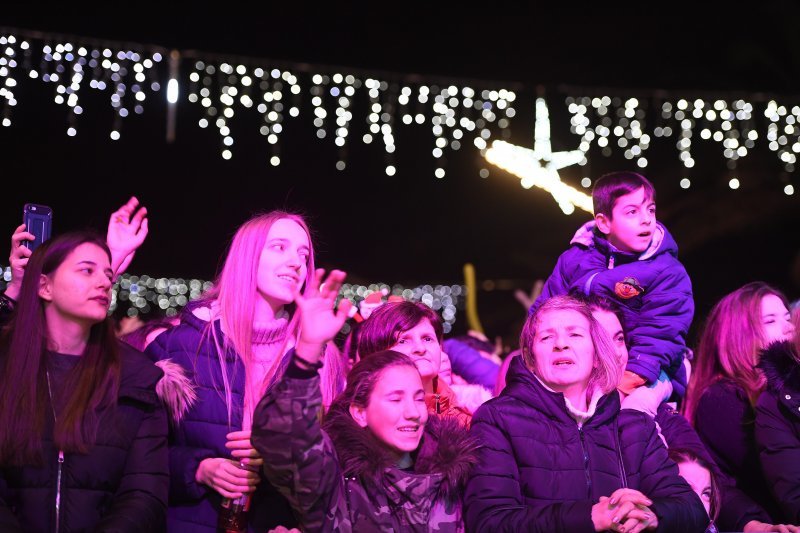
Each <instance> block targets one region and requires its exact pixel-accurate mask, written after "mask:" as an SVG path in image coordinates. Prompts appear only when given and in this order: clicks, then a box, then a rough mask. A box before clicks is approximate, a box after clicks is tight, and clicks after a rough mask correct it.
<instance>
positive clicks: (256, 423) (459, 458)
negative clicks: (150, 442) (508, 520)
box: [253, 367, 477, 533]
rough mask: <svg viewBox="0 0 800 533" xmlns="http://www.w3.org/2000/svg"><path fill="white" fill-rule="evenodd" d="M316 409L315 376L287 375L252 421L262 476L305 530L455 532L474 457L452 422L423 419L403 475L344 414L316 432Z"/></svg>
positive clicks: (318, 399) (459, 526)
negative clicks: (277, 489)
mask: <svg viewBox="0 0 800 533" xmlns="http://www.w3.org/2000/svg"><path fill="white" fill-rule="evenodd" d="M292 370H293V369H292V368H291V367H290V371H289V372H290V373H291V372H292ZM300 372H301V374H300V375H302V372H303V371H300ZM321 407H322V396H321V394H320V389H319V377H317V376H314V377H305V378H302V379H301V378H294V379H293V378H291V377H288V376H286V377H284V378H283V379H282V380H281V381H279V382H278V383H277V384H276V386H275V387H273V388H272V389H271V390H270V391H268V392H267V394H266V395H265V396H264V398H263V399H262V400H261V403H259V405H258V408H257V409H256V413H255V416H254V419H253V445H254V446H255V448H256V449H257V450H258V451H259V453H261V455H262V456H263V457H264V469H265V471H266V473H267V477H268V478H269V479H270V480H271V481H272V482H273V483H274V484H275V485H276V486H278V487H280V490H281V492H282V493H283V494H284V495H285V496H286V497H287V498H288V499H289V501H290V502H292V506H293V507H294V509H295V512H296V513H297V515H298V518H299V519H300V522H301V525H302V528H303V530H304V531H314V532H333V531H335V532H337V533H339V532H342V533H348V532H362V531H402V532H437V533H445V532H453V533H455V532H457V531H461V530H462V519H461V496H462V494H463V488H464V483H465V482H466V478H467V475H468V473H469V471H470V469H471V468H472V467H473V465H474V464H475V461H476V459H477V454H476V442H475V439H474V438H471V437H470V436H469V434H468V433H467V431H466V430H465V429H464V428H463V427H462V426H461V424H459V422H458V420H457V419H455V418H452V417H437V416H435V415H431V416H430V418H429V419H428V424H427V425H426V428H425V434H424V436H423V438H422V443H421V444H420V447H419V448H418V453H417V455H416V457H415V463H414V467H413V471H407V470H401V469H399V468H397V466H396V462H395V461H394V460H392V458H391V457H390V455H389V453H388V452H387V451H386V450H385V448H384V447H383V446H382V445H380V444H379V442H378V441H377V439H376V438H375V437H373V436H372V435H371V433H370V432H369V431H368V430H366V429H364V428H361V427H359V426H358V425H357V424H356V423H355V421H353V419H352V417H351V416H350V414H349V413H347V412H345V413H336V414H332V415H329V417H328V420H326V422H325V426H324V428H325V430H323V429H322V427H321V426H320V423H319V412H320V409H321Z"/></svg>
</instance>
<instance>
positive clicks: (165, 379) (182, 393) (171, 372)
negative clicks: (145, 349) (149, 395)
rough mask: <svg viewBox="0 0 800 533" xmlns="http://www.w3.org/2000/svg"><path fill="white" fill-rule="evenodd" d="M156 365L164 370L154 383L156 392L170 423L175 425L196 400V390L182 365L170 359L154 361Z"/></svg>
mask: <svg viewBox="0 0 800 533" xmlns="http://www.w3.org/2000/svg"><path fill="white" fill-rule="evenodd" d="M156 366H157V367H158V368H160V369H161V371H162V372H164V375H163V376H162V377H161V379H159V380H158V383H156V394H157V395H158V398H159V399H160V400H161V402H162V403H163V404H164V408H165V409H166V410H167V414H169V421H170V424H172V425H173V426H177V425H178V424H179V423H180V421H181V420H182V419H183V415H185V414H186V412H187V411H188V410H189V409H190V408H191V407H192V405H194V402H196V401H197V392H195V390H194V384H193V383H192V380H191V379H189V378H188V377H187V376H186V371H185V370H184V369H183V367H182V366H181V365H179V364H178V363H174V362H172V359H163V360H161V361H156Z"/></svg>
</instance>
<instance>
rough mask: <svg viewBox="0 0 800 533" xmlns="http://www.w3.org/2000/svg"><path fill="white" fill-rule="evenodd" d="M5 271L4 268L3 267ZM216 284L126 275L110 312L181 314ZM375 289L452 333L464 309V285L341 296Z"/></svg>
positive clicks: (353, 287) (354, 298) (7, 276)
mask: <svg viewBox="0 0 800 533" xmlns="http://www.w3.org/2000/svg"><path fill="white" fill-rule="evenodd" d="M0 272H2V268H0ZM2 279H3V280H4V281H5V282H8V281H11V269H10V267H7V268H6V270H5V273H4V276H3V277H2ZM211 287H212V283H211V282H210V281H203V280H200V279H183V278H154V277H151V276H147V275H133V274H128V273H126V274H123V275H122V276H120V278H119V279H118V280H117V282H116V283H115V284H114V286H113V287H112V294H111V305H110V307H109V313H113V312H114V311H115V310H116V309H117V308H118V307H123V308H124V307H127V310H126V313H127V315H128V316H131V317H133V316H137V315H146V314H149V313H163V314H165V315H166V316H177V315H178V314H179V313H180V310H181V309H182V308H183V307H185V306H186V304H187V303H189V302H190V301H192V300H196V299H198V298H200V297H202V296H203V295H204V294H205V293H206V292H207V291H208V290H209V289H211ZM374 292H382V293H383V294H385V295H390V294H391V295H396V296H402V297H403V299H405V300H407V301H411V302H422V303H424V304H426V305H427V306H429V307H430V308H431V309H433V310H434V311H436V312H438V313H439V314H441V316H442V321H443V322H442V325H443V327H444V330H445V333H449V332H450V331H451V330H452V328H453V325H454V324H455V322H456V314H457V312H458V310H459V309H463V308H464V301H465V297H466V288H465V287H464V286H463V285H427V284H426V285H419V286H417V287H413V288H411V287H405V286H403V285H400V284H394V285H391V286H390V285H388V284H386V283H371V284H369V285H358V284H350V283H345V284H343V285H342V288H341V290H340V291H339V298H347V299H348V300H350V301H351V302H352V303H353V304H354V305H358V303H359V302H361V300H363V299H364V298H366V297H367V296H369V295H370V294H372V293H374Z"/></svg>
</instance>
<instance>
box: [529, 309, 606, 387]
mask: <svg viewBox="0 0 800 533" xmlns="http://www.w3.org/2000/svg"><path fill="white" fill-rule="evenodd" d="M533 357H534V361H535V366H536V375H537V376H538V377H539V379H541V380H542V382H544V384H545V385H547V386H548V387H550V388H551V389H553V390H554V391H556V392H563V393H564V394H565V395H567V396H568V397H569V396H578V395H579V394H583V395H584V396H585V394H586V390H587V389H588V386H589V378H590V376H591V374H592V368H593V367H594V344H593V343H592V337H591V334H590V324H589V321H588V320H587V319H586V317H584V316H583V315H582V314H580V313H579V312H577V311H574V310H568V309H563V310H562V309H553V310H550V311H545V312H543V313H541V314H540V316H539V317H538V324H537V326H536V334H535V336H534V338H533Z"/></svg>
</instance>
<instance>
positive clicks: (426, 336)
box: [389, 318, 442, 380]
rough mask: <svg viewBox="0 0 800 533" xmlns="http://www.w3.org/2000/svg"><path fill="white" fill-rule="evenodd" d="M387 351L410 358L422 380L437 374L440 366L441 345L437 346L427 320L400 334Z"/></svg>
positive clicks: (437, 341) (437, 340)
mask: <svg viewBox="0 0 800 533" xmlns="http://www.w3.org/2000/svg"><path fill="white" fill-rule="evenodd" d="M389 349H390V350H394V351H396V352H400V353H403V354H405V355H407V356H409V357H411V359H413V360H414V363H415V364H416V365H417V369H418V370H419V373H420V375H421V376H422V379H424V380H430V379H432V378H433V377H435V376H437V375H438V374H439V369H440V367H441V364H442V345H441V344H439V339H438V338H437V336H436V330H434V329H433V326H432V325H431V322H430V320H428V319H427V318H423V319H422V320H420V322H419V324H417V325H416V326H414V327H413V328H411V329H407V330H406V331H404V332H402V333H400V335H398V337H397V341H396V342H395V343H394V345H392V346H391V347H390V348H389Z"/></svg>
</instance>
